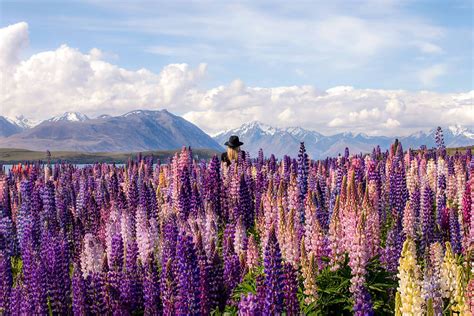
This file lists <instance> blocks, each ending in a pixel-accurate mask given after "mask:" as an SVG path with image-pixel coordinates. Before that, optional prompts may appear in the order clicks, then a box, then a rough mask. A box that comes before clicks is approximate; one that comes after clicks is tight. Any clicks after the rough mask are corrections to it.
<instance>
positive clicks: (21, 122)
mask: <svg viewBox="0 0 474 316" xmlns="http://www.w3.org/2000/svg"><path fill="white" fill-rule="evenodd" d="M6 119H7V120H8V121H10V122H11V123H12V124H15V125H16V126H18V127H20V128H22V129H27V128H32V127H34V126H36V125H38V124H39V123H40V122H39V121H34V120H31V119H28V118H26V117H25V116H23V115H17V116H15V117H14V118H10V117H6Z"/></svg>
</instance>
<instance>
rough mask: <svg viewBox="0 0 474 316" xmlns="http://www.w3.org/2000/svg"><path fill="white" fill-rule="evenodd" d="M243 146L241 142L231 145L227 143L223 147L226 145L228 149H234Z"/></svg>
mask: <svg viewBox="0 0 474 316" xmlns="http://www.w3.org/2000/svg"><path fill="white" fill-rule="evenodd" d="M243 144H244V143H242V142H240V141H239V142H238V143H237V144H231V143H229V142H225V144H224V145H226V146H227V147H230V148H236V147H239V146H242V145H243Z"/></svg>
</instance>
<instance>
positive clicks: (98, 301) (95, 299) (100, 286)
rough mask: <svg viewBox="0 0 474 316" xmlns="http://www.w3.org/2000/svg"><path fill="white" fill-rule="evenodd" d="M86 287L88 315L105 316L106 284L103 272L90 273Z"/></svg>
mask: <svg viewBox="0 0 474 316" xmlns="http://www.w3.org/2000/svg"><path fill="white" fill-rule="evenodd" d="M85 283H86V284H87V286H86V308H87V313H86V314H91V313H92V314H95V315H104V314H105V313H106V312H107V302H106V291H107V289H106V284H105V276H104V274H103V272H102V271H101V272H92V273H90V274H89V275H88V276H87V278H86V280H85Z"/></svg>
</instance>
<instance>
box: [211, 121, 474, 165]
mask: <svg viewBox="0 0 474 316" xmlns="http://www.w3.org/2000/svg"><path fill="white" fill-rule="evenodd" d="M435 132H436V130H435V129H433V130H431V131H429V132H427V133H425V132H422V131H420V132H417V133H414V134H412V135H409V136H404V137H386V136H368V135H366V134H361V133H359V134H353V133H339V134H335V135H330V136H325V135H322V134H320V133H318V132H316V131H311V130H307V129H303V128H301V127H289V128H275V127H272V126H269V125H266V124H263V123H261V122H258V121H253V122H249V123H245V124H243V125H242V126H240V127H238V128H235V129H231V130H228V131H225V132H222V133H220V134H218V135H216V136H214V139H215V140H216V141H217V142H218V143H220V144H222V143H223V142H225V141H226V140H227V139H228V138H229V136H230V135H239V138H240V140H241V141H242V142H244V147H245V150H246V151H248V152H250V155H251V156H255V155H257V154H258V150H259V149H260V148H262V149H263V152H264V153H266V154H270V153H273V154H274V155H275V156H277V157H281V156H283V155H291V156H294V155H295V153H297V152H298V150H299V146H300V142H304V143H305V147H306V150H307V152H308V154H309V155H310V157H311V158H313V159H321V158H325V157H328V156H336V155H338V154H342V153H344V150H345V148H346V147H347V148H349V151H350V152H351V153H360V152H370V151H372V149H373V148H374V147H376V146H377V145H379V146H380V147H381V149H388V148H389V147H390V144H391V143H393V141H394V140H395V138H398V139H399V140H400V141H401V142H402V145H403V146H404V148H419V147H420V146H421V145H426V146H428V147H434V146H435ZM443 135H444V141H445V145H446V147H461V146H469V145H474V131H473V130H472V129H468V128H464V127H461V126H459V125H458V126H450V127H448V128H444V129H443Z"/></svg>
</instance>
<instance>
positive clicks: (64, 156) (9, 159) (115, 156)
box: [0, 148, 218, 165]
mask: <svg viewBox="0 0 474 316" xmlns="http://www.w3.org/2000/svg"><path fill="white" fill-rule="evenodd" d="M180 150H181V149H177V150H160V151H144V152H141V154H142V156H153V157H154V158H156V159H160V160H162V161H164V160H166V159H168V158H169V157H172V156H173V155H174V154H175V153H176V152H179V151H180ZM216 154H218V152H217V151H215V150H209V149H193V156H194V157H195V158H196V159H209V158H211V157H212V156H213V155H216ZM137 155H138V153H137V152H126V153H114V152H102V153H101V152H97V153H85V152H75V151H52V152H51V162H52V163H55V162H59V161H66V162H69V163H77V164H89V163H95V162H107V163H125V162H127V161H128V159H130V158H134V157H136V156H137ZM39 160H42V161H46V152H45V151H32V150H26V149H16V148H0V164H6V165H10V164H16V163H20V162H26V161H29V162H33V161H39Z"/></svg>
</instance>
